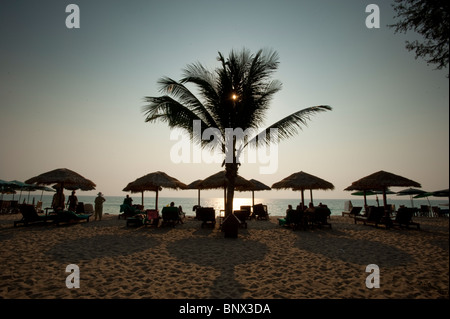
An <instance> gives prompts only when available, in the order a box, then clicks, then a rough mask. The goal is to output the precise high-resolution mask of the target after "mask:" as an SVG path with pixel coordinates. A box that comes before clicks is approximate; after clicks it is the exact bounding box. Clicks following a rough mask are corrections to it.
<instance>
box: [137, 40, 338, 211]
mask: <svg viewBox="0 0 450 319" xmlns="http://www.w3.org/2000/svg"><path fill="white" fill-rule="evenodd" d="M218 61H219V62H220V63H221V67H218V68H217V69H215V70H214V72H211V71H209V70H207V69H206V68H205V67H204V66H203V65H201V64H200V63H194V64H190V65H188V66H187V67H186V69H184V74H183V78H182V79H181V80H179V81H175V80H173V79H171V78H168V77H163V78H161V79H160V80H159V81H158V83H159V85H160V92H161V93H162V94H163V95H162V96H159V97H146V98H145V101H146V102H148V103H149V104H148V105H146V106H145V107H144V113H145V115H146V122H156V121H158V120H159V121H163V122H167V124H168V125H169V127H171V128H182V129H184V130H186V132H187V133H189V135H190V138H191V140H192V141H193V142H194V143H197V144H200V145H201V146H202V147H206V146H209V147H212V146H217V145H214V144H213V143H211V142H212V141H211V140H204V139H202V138H201V137H199V136H198V134H194V133H195V132H194V126H193V123H194V121H199V123H200V127H201V133H202V134H201V135H203V132H204V130H206V129H209V128H214V129H217V130H219V131H220V132H221V135H222V137H217V136H216V137H217V138H215V139H213V141H214V142H216V143H219V149H221V150H222V152H223V155H224V158H227V159H229V158H230V157H229V156H226V155H227V154H231V155H232V156H231V160H226V161H225V160H224V163H223V164H222V165H225V171H226V176H227V178H228V180H229V184H228V189H227V207H225V210H226V214H227V215H228V214H230V213H231V212H232V208H233V197H234V185H235V178H236V176H237V174H238V169H239V165H240V164H239V160H238V158H239V154H240V152H242V149H243V148H245V147H247V146H248V145H257V144H256V143H253V144H252V142H255V141H258V142H259V143H261V142H262V143H266V144H269V143H271V142H274V140H275V141H278V140H284V139H286V138H288V137H291V136H293V135H295V134H296V133H298V129H301V128H302V127H304V126H306V124H307V121H308V120H309V119H310V116H312V115H314V114H316V113H319V112H324V111H328V110H331V107H330V106H327V105H320V106H313V107H309V108H306V109H302V110H300V111H297V112H295V113H293V114H291V115H289V116H287V117H285V118H283V119H281V120H280V121H278V122H276V123H274V124H272V125H270V126H269V127H267V128H265V129H263V130H262V131H261V133H260V134H256V135H255V136H254V137H253V138H251V139H250V140H249V141H247V142H246V143H245V144H242V145H241V147H240V148H239V149H236V145H239V144H237V143H236V141H233V143H231V146H230V145H227V143H226V141H225V140H226V139H225V136H226V130H227V129H233V130H234V129H236V128H240V129H242V130H243V131H246V130H258V131H260V130H261V125H262V123H263V121H264V120H265V115H266V112H267V110H268V109H269V104H270V101H271V100H272V97H273V96H274V94H275V93H277V92H278V91H279V90H281V83H280V82H279V81H277V80H272V79H271V76H272V74H273V73H274V72H275V71H276V70H277V68H278V64H279V62H278V54H277V52H276V51H271V50H269V51H263V50H259V51H258V52H257V53H256V54H251V53H250V52H249V51H248V50H246V49H244V50H242V51H241V52H235V51H231V53H230V55H229V57H228V58H227V59H225V58H224V57H223V55H222V54H221V53H220V52H219V57H218ZM186 84H193V85H195V86H196V87H197V88H198V90H199V94H198V96H199V97H197V96H196V95H194V94H193V93H192V92H191V91H190V90H189V89H188V88H187V87H186ZM230 97H231V98H230ZM274 129H276V130H275V132H276V134H275V136H274V133H273V132H274Z"/></svg>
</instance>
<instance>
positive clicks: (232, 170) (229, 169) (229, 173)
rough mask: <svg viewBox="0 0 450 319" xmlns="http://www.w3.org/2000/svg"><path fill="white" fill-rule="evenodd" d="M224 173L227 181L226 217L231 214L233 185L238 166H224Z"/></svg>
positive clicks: (234, 164) (233, 164)
mask: <svg viewBox="0 0 450 319" xmlns="http://www.w3.org/2000/svg"><path fill="white" fill-rule="evenodd" d="M225 172H226V173H225V175H226V177H227V179H228V186H227V202H226V207H225V216H228V215H230V214H232V213H233V198H234V185H235V180H236V176H237V172H238V165H237V164H236V163H227V164H225Z"/></svg>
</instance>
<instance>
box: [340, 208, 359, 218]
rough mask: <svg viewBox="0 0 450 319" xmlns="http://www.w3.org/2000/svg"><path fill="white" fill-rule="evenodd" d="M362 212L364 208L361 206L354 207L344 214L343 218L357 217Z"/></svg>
mask: <svg viewBox="0 0 450 319" xmlns="http://www.w3.org/2000/svg"><path fill="white" fill-rule="evenodd" d="M361 210H362V207H360V206H353V207H352V208H351V209H350V211H348V212H342V216H345V215H348V216H349V217H355V216H358V215H360V213H361Z"/></svg>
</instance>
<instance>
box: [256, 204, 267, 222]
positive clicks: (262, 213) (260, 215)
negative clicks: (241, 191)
mask: <svg viewBox="0 0 450 319" xmlns="http://www.w3.org/2000/svg"><path fill="white" fill-rule="evenodd" d="M253 214H254V215H255V217H256V219H259V220H269V213H268V212H267V205H263V204H256V205H254V206H253Z"/></svg>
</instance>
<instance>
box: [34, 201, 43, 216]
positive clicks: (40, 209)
mask: <svg viewBox="0 0 450 319" xmlns="http://www.w3.org/2000/svg"><path fill="white" fill-rule="evenodd" d="M36 211H37V213H38V214H40V213H42V212H43V211H44V210H43V209H42V202H41V201H38V202H37V204H36Z"/></svg>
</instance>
